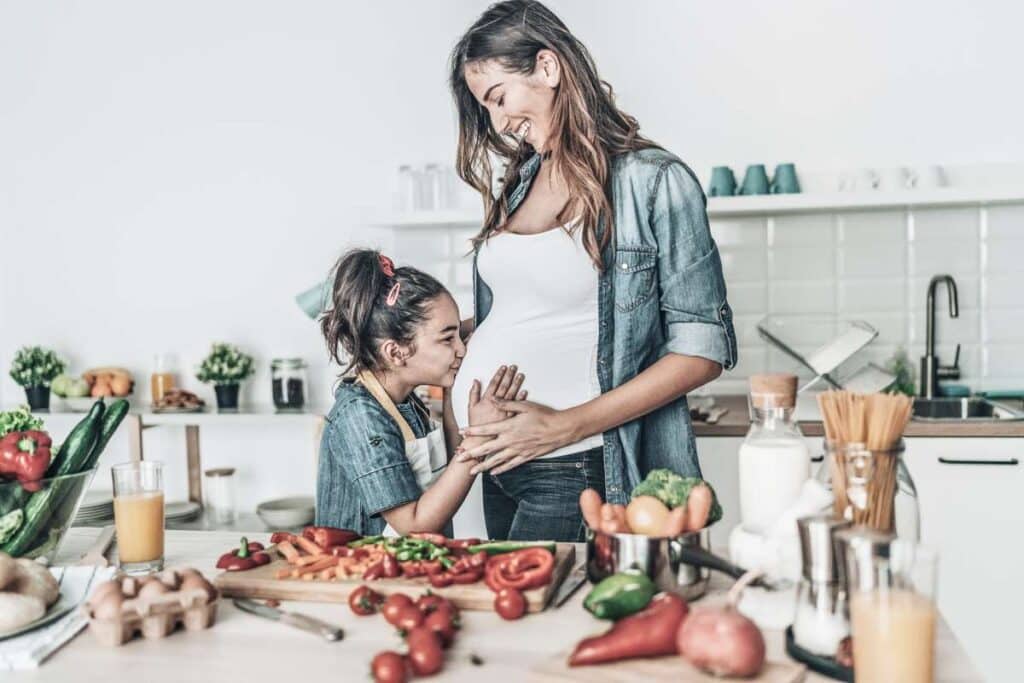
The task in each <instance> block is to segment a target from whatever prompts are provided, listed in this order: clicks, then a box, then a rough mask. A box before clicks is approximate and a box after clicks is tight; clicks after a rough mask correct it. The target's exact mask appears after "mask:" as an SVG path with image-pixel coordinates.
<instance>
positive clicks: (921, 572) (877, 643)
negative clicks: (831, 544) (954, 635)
mask: <svg viewBox="0 0 1024 683" xmlns="http://www.w3.org/2000/svg"><path fill="white" fill-rule="evenodd" d="M937 567H938V556H937V554H936V552H935V550H933V549H932V548H929V547H927V546H923V545H920V544H917V543H914V542H911V541H907V540H901V539H895V540H892V541H891V542H889V543H888V544H881V545H872V544H857V543H851V544H850V545H849V546H848V547H847V551H846V570H847V579H848V589H849V595H850V620H851V627H852V631H853V669H854V678H855V680H856V681H857V683H889V682H891V681H900V683H931V681H932V680H934V670H933V664H934V659H935V622H936V621H937V618H938V612H937V610H936V608H935V588H936V579H937V577H936V571H937Z"/></svg>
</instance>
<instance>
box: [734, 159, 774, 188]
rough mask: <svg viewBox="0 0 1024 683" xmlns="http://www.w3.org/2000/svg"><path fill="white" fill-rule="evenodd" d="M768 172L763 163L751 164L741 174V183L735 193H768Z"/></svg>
mask: <svg viewBox="0 0 1024 683" xmlns="http://www.w3.org/2000/svg"><path fill="white" fill-rule="evenodd" d="M768 190H769V184H768V172H767V171H765V170H764V164H751V165H750V166H747V172H746V173H744V174H743V184H742V185H740V191H739V192H738V193H737V194H768Z"/></svg>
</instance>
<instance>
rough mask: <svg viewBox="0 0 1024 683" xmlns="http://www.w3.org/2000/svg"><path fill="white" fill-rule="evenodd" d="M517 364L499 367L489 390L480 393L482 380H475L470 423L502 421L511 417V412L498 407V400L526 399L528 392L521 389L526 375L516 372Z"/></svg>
mask: <svg viewBox="0 0 1024 683" xmlns="http://www.w3.org/2000/svg"><path fill="white" fill-rule="evenodd" d="M517 369H518V368H517V367H516V366H515V365H511V366H507V367H506V366H504V365H502V366H501V367H500V368H498V371H497V372H495V373H494V377H492V378H491V382H490V384H488V385H487V390H486V391H485V392H484V393H483V396H481V395H480V380H473V386H472V387H471V388H470V390H469V411H468V412H469V424H470V425H484V424H488V423H491V422H500V421H501V420H504V419H505V418H507V417H509V413H508V412H507V411H505V410H503V409H501V408H499V407H498V401H506V400H508V401H512V400H516V399H518V400H520V401H522V400H524V399H525V398H526V396H527V392H525V391H520V389H521V388H522V386H523V381H524V380H525V379H526V376H525V375H523V374H522V373H516V370H517Z"/></svg>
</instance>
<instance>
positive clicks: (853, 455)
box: [816, 439, 921, 541]
mask: <svg viewBox="0 0 1024 683" xmlns="http://www.w3.org/2000/svg"><path fill="white" fill-rule="evenodd" d="M905 450H906V446H905V444H904V443H903V441H902V439H901V440H900V442H899V443H898V444H897V445H896V447H895V448H893V449H892V450H887V451H872V450H869V449H868V448H867V447H866V446H865V445H864V444H862V443H847V444H836V443H834V442H832V441H828V440H826V441H825V453H824V458H825V459H824V462H822V464H821V468H820V469H819V470H818V474H817V477H816V478H817V479H818V481H820V482H821V483H822V484H824V485H825V486H826V487H827V488H828V489H829V490H830V491H832V494H833V496H834V498H835V504H834V512H835V514H836V515H837V516H840V517H843V518H844V519H848V520H851V521H853V522H854V523H855V524H865V525H867V526H870V527H871V528H874V529H878V530H879V531H884V532H893V533H895V534H896V537H897V538H900V539H905V540H909V541H917V540H919V539H920V537H921V511H920V503H919V501H918V497H917V487H916V486H915V485H914V478H913V477H911V476H910V470H909V469H907V465H906V462H905V460H904V459H903V453H904V451H905ZM840 468H841V469H840ZM840 475H841V476H840ZM837 482H838V485H837Z"/></svg>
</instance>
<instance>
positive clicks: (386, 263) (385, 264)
mask: <svg viewBox="0 0 1024 683" xmlns="http://www.w3.org/2000/svg"><path fill="white" fill-rule="evenodd" d="M377 260H378V261H379V262H380V269H381V270H382V271H384V274H385V275H387V276H388V277H394V276H395V262H394V261H392V260H391V259H389V258H388V257H387V256H385V255H384V254H377Z"/></svg>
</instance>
